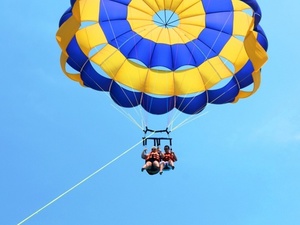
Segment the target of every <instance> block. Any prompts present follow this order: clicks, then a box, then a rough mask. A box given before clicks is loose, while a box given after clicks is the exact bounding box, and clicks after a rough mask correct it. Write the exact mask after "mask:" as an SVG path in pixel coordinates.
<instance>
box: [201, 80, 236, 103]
mask: <svg viewBox="0 0 300 225" xmlns="http://www.w3.org/2000/svg"><path fill="white" fill-rule="evenodd" d="M239 90H240V88H239V85H238V83H237V80H236V78H235V77H233V78H232V79H231V80H230V82H229V83H228V84H226V85H225V86H224V87H222V88H219V89H217V90H208V91H207V94H208V102H209V103H211V104H224V103H229V102H233V100H234V99H235V97H236V96H237V95H238V93H239Z"/></svg>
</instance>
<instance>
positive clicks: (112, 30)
mask: <svg viewBox="0 0 300 225" xmlns="http://www.w3.org/2000/svg"><path fill="white" fill-rule="evenodd" d="M101 3H103V8H104V11H105V14H106V17H107V18H108V23H109V27H110V30H111V32H112V33H113V36H114V38H115V40H116V44H117V46H118V49H120V46H119V43H118V41H117V39H116V34H115V31H114V29H113V26H112V25H111V21H110V18H109V16H108V13H107V8H106V6H105V1H101V2H100V4H101ZM100 7H101V6H100Z"/></svg>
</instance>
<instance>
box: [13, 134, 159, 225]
mask: <svg viewBox="0 0 300 225" xmlns="http://www.w3.org/2000/svg"><path fill="white" fill-rule="evenodd" d="M153 134H154V133H151V134H149V135H148V137H150V136H152V135H153ZM142 141H143V140H141V141H139V142H138V143H136V144H135V145H133V146H132V147H131V148H129V149H127V150H126V151H124V152H123V153H121V154H120V155H119V156H117V157H116V158H114V159H113V160H111V161H110V162H108V163H106V164H105V165H104V166H102V167H101V168H99V169H98V170H96V171H95V172H94V173H92V174H90V175H89V176H87V177H86V178H84V179H83V180H82V181H80V182H78V183H77V184H75V185H74V186H73V187H71V188H70V189H68V190H67V191H65V192H64V193H62V194H61V195H59V196H58V197H56V198H55V199H53V200H52V201H50V202H49V203H47V204H46V205H44V206H43V207H41V208H40V209H38V210H37V211H35V212H34V213H32V214H31V215H30V216H28V217H26V218H25V219H24V220H22V221H21V222H19V223H18V224H17V225H21V224H23V223H25V222H26V221H27V220H29V219H31V218H32V217H33V216H35V215H36V214H38V213H39V212H41V211H42V210H44V209H45V208H47V207H48V206H50V205H52V204H53V203H54V202H56V201H57V200H59V199H60V198H62V197H64V196H65V195H66V194H68V193H69V192H71V191H72V190H74V189H75V188H77V187H78V186H79V185H81V184H83V183H84V182H86V181H87V180H89V179H90V178H92V177H93V176H95V175H96V174H97V173H99V172H100V171H101V170H103V169H105V168H106V167H108V166H109V165H110V164H112V163H113V162H115V161H116V160H118V159H119V158H121V157H122V156H124V155H125V154H127V153H128V152H130V151H131V150H132V149H134V148H135V147H136V146H138V145H139V144H140V143H142Z"/></svg>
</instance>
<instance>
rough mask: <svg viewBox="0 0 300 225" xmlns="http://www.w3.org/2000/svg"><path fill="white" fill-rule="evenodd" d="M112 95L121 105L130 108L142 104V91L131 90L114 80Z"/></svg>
mask: <svg viewBox="0 0 300 225" xmlns="http://www.w3.org/2000/svg"><path fill="white" fill-rule="evenodd" d="M110 96H111V98H112V99H113V100H114V102H115V103H117V104H118V105H119V106H122V107H126V108H129V107H135V106H137V105H139V104H140V102H141V96H142V93H141V92H134V91H129V90H127V89H125V88H122V87H121V86H120V85H118V84H117V83H116V82H114V81H113V82H112V85H111V88H110Z"/></svg>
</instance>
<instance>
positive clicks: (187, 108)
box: [176, 92, 208, 115]
mask: <svg viewBox="0 0 300 225" xmlns="http://www.w3.org/2000/svg"><path fill="white" fill-rule="evenodd" d="M207 102H208V99H207V94H206V92H203V93H201V94H199V95H196V96H194V97H176V108H177V109H178V110H179V111H182V112H184V113H186V114H191V115H192V114H197V113H200V112H201V111H202V110H203V109H204V108H205V106H206V104H207Z"/></svg>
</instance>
